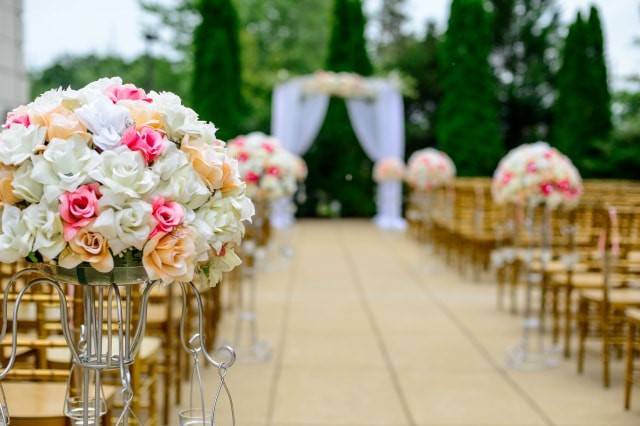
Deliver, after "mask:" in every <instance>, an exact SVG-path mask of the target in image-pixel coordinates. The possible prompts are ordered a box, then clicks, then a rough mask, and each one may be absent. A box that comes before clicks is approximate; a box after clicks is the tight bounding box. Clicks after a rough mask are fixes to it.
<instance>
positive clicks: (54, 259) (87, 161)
mask: <svg viewBox="0 0 640 426" xmlns="http://www.w3.org/2000/svg"><path fill="white" fill-rule="evenodd" d="M216 130H217V129H216V127H215V126H214V125H213V124H212V123H208V122H206V121H202V120H199V119H198V115H197V113H196V112H195V111H193V110H192V109H190V108H187V107H185V106H184V105H182V102H181V100H180V98H179V97H178V96H176V95H175V94H173V93H169V92H160V93H158V92H153V91H152V92H149V93H147V92H146V91H145V90H143V89H141V88H138V87H136V86H134V85H132V84H124V83H123V82H122V80H121V79H120V78H118V77H113V78H103V79H100V80H97V81H94V82H92V83H90V84H88V85H87V86H85V87H83V88H81V89H78V90H74V89H70V88H67V89H61V88H60V89H54V90H49V91H48V92H45V93H44V94H42V95H41V96H39V97H38V98H36V99H35V100H34V101H33V102H31V103H29V104H27V105H23V106H20V107H18V108H16V109H14V110H13V111H11V112H9V114H8V115H7V118H6V121H5V122H4V124H3V125H2V130H1V131H0V203H1V204H0V220H1V222H0V261H1V262H3V263H14V262H17V261H19V260H20V259H23V258H27V259H28V260H29V261H32V262H47V263H51V264H56V265H58V266H59V267H62V268H68V269H71V268H75V267H77V266H79V265H85V266H86V265H88V266H91V267H93V268H94V269H96V270H97V271H99V272H103V273H107V272H109V271H111V270H112V269H113V268H114V267H115V266H117V265H118V263H119V262H120V261H119V259H120V258H124V257H127V258H129V259H142V260H141V263H142V266H143V267H144V269H145V271H146V273H147V275H148V277H149V279H151V280H161V281H163V282H164V283H171V282H174V281H192V280H193V279H194V275H195V273H196V271H207V272H206V273H207V278H208V280H207V282H208V283H209V284H211V285H215V283H217V281H218V280H219V279H220V277H221V276H222V273H223V272H227V271H230V270H231V269H233V268H234V267H235V266H237V265H238V264H239V262H240V260H239V258H238V257H237V256H236V255H235V251H234V249H235V247H236V246H237V245H238V244H239V243H240V242H241V238H242V235H243V233H244V222H245V221H247V220H249V219H250V218H251V216H252V215H253V213H254V207H253V204H252V203H251V201H250V199H249V198H248V197H247V195H246V193H245V184H244V182H243V181H242V179H241V178H240V175H239V172H238V163H237V161H236V160H235V159H234V158H232V157H231V156H229V154H228V152H227V148H226V146H225V144H224V143H223V142H221V141H219V140H218V139H217V138H216Z"/></svg>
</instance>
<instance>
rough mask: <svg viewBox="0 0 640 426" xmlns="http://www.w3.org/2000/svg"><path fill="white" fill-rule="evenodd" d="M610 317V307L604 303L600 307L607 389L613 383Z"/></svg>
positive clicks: (604, 373) (603, 367)
mask: <svg viewBox="0 0 640 426" xmlns="http://www.w3.org/2000/svg"><path fill="white" fill-rule="evenodd" d="M609 315H610V312H609V307H608V306H606V305H605V304H604V303H603V304H602V305H601V306H600V327H601V332H602V384H603V386H604V387H605V388H608V387H609V384H610V382H611V374H610V371H609V366H610V362H611V341H610V338H611V335H610V333H611V330H610V327H609Z"/></svg>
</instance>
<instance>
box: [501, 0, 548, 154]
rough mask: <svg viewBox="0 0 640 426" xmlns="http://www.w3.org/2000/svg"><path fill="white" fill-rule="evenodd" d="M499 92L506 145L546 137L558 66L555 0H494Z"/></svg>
mask: <svg viewBox="0 0 640 426" xmlns="http://www.w3.org/2000/svg"><path fill="white" fill-rule="evenodd" d="M491 3H492V4H493V11H494V12H493V28H494V49H493V55H492V62H493V64H494V69H495V73H496V76H497V78H498V97H499V100H500V104H501V118H502V125H503V129H504V140H505V145H506V148H507V149H511V148H513V147H515V146H517V145H520V144H522V143H530V142H535V141H537V140H546V139H547V138H548V132H549V127H550V122H551V107H552V103H553V90H554V88H553V79H554V74H555V72H556V69H557V59H556V58H557V45H558V42H559V34H558V32H559V18H558V15H559V13H558V8H557V5H556V4H555V0H491Z"/></svg>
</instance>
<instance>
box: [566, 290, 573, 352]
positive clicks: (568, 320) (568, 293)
mask: <svg viewBox="0 0 640 426" xmlns="http://www.w3.org/2000/svg"><path fill="white" fill-rule="evenodd" d="M572 296H573V287H571V286H570V285H567V287H566V289H565V295H564V357H565V358H570V357H571V330H572V329H571V327H573V321H572V319H573V318H572V315H573V312H572V306H571V297H572Z"/></svg>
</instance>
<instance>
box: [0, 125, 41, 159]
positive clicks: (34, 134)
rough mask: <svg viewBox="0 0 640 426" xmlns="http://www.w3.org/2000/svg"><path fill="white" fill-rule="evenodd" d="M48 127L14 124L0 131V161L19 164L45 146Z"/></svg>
mask: <svg viewBox="0 0 640 426" xmlns="http://www.w3.org/2000/svg"><path fill="white" fill-rule="evenodd" d="M46 133H47V129H45V128H44V127H39V126H29V127H25V126H22V125H14V126H11V127H10V128H8V129H6V130H4V131H3V132H2V133H0V162H2V163H4V164H7V165H19V164H21V163H22V162H23V161H24V160H26V159H27V158H29V156H30V155H31V154H33V153H34V152H35V151H36V148H37V147H38V146H44V137H45V134H46Z"/></svg>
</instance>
